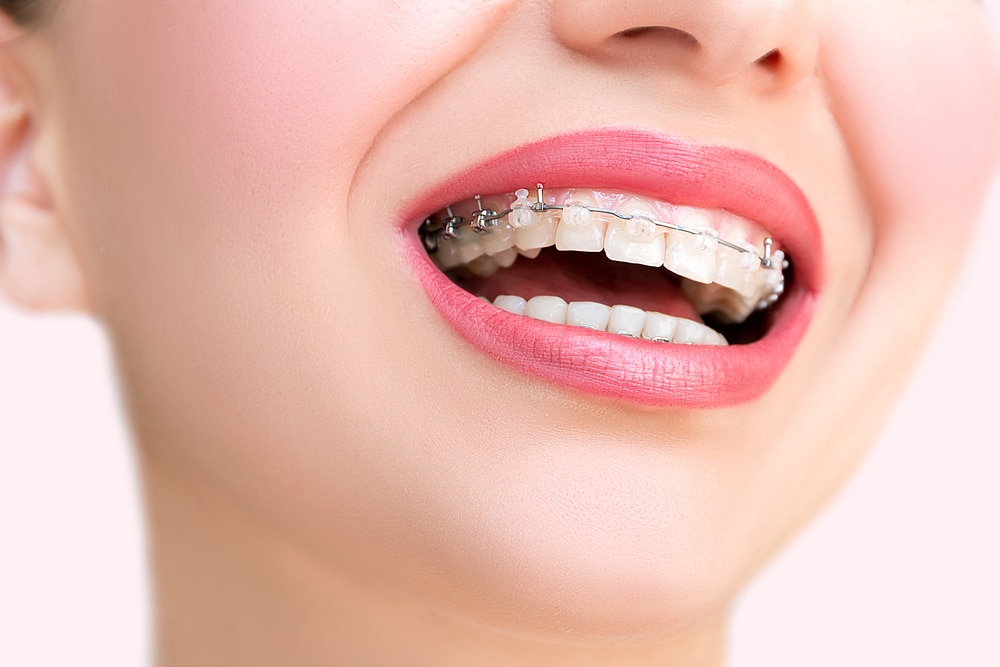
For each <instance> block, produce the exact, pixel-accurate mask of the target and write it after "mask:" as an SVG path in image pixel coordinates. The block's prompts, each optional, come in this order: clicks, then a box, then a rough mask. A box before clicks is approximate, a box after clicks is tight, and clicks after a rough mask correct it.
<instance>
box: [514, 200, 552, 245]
mask: <svg viewBox="0 0 1000 667" xmlns="http://www.w3.org/2000/svg"><path fill="white" fill-rule="evenodd" d="M514 194H515V195H516V196H517V199H515V200H514V203H513V204H511V214H510V216H509V218H510V225H511V226H512V227H513V228H514V229H515V232H514V243H515V245H517V247H518V248H519V249H521V250H540V249H541V248H547V247H548V246H550V245H552V244H554V243H555V242H556V225H557V224H558V223H559V217H558V215H556V213H555V212H554V211H549V212H545V213H540V212H538V211H533V210H531V202H529V201H528V191H527V190H523V189H522V190H518V191H517V192H516V193H514ZM536 256H537V255H536Z"/></svg>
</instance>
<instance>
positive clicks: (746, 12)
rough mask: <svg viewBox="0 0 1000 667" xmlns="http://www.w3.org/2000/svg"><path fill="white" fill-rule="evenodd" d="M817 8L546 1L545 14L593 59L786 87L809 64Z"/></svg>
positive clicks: (719, 1) (792, 1)
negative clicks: (549, 4)
mask: <svg viewBox="0 0 1000 667" xmlns="http://www.w3.org/2000/svg"><path fill="white" fill-rule="evenodd" d="M817 13H818V12H817V7H816V0H553V7H552V20H553V31H554V32H555V34H556V37H557V38H558V39H559V40H560V41H561V42H562V43H563V44H564V45H565V46H567V47H568V48H570V49H573V50H575V51H578V52H580V53H584V54H586V55H588V56H590V57H593V58H599V59H603V60H608V61H621V62H627V63H629V64H631V65H636V66H644V65H647V64H648V65H652V66H656V67H671V68H675V69H678V70H682V71H683V72H684V73H686V74H688V75H690V76H696V77H699V78H701V79H703V80H704V81H705V82H706V83H709V84H712V85H721V84H723V83H725V82H727V81H730V80H732V79H734V78H736V77H740V76H747V77H752V78H753V79H754V80H757V81H762V82H766V85H768V86H788V85H791V84H794V83H796V82H797V81H799V80H801V79H802V78H803V77H805V76H807V75H808V74H809V73H810V72H812V71H814V70H815V68H816V60H817V54H818V51H819V37H818V28H817V21H818V17H817Z"/></svg>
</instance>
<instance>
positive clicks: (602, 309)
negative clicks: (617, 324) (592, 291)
mask: <svg viewBox="0 0 1000 667" xmlns="http://www.w3.org/2000/svg"><path fill="white" fill-rule="evenodd" d="M610 318H611V308H609V307H608V306H605V305H604V304H603V303H597V302H595V301H574V302H572V303H571V304H569V307H568V308H567V309H566V324H569V325H571V326H575V327H584V328H585V329H594V330H596V331H606V330H607V328H608V320H609V319H610Z"/></svg>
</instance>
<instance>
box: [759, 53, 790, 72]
mask: <svg viewBox="0 0 1000 667" xmlns="http://www.w3.org/2000/svg"><path fill="white" fill-rule="evenodd" d="M784 60H785V56H784V55H782V53H781V51H779V50H778V49H772V50H771V51H768V52H767V53H765V54H764V55H762V56H761V57H760V58H758V59H757V63H756V64H758V65H760V66H761V67H763V68H764V69H768V70H771V71H772V72H773V71H776V70H778V69H779V68H780V67H781V65H782V63H783V62H784Z"/></svg>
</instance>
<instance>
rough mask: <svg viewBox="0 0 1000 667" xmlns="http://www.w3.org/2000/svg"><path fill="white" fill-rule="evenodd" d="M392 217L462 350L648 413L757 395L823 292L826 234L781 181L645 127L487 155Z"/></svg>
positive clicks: (722, 150) (779, 368)
mask: <svg viewBox="0 0 1000 667" xmlns="http://www.w3.org/2000/svg"><path fill="white" fill-rule="evenodd" d="M527 179H538V180H537V181H535V180H530V181H527V183H526V180H527ZM536 182H541V183H544V184H545V186H546V187H544V188H533V185H534V183H536ZM526 186H527V187H526ZM570 188H572V189H570ZM477 192H479V193H484V196H480V197H476V196H475V193H477ZM485 193H493V194H485ZM432 212H433V213H432ZM397 225H398V230H399V232H400V236H399V238H400V241H401V243H402V248H403V251H404V252H405V254H406V256H407V258H408V260H409V264H410V266H411V267H412V269H413V272H414V276H415V277H416V278H417V279H418V281H419V283H420V285H421V287H422V288H423V291H424V293H425V295H426V297H427V298H428V301H429V304H430V305H431V306H432V307H433V308H434V309H435V310H436V311H437V313H438V314H439V315H440V316H441V319H442V321H443V322H444V323H446V324H447V325H448V326H449V327H450V328H451V330H452V332H453V333H454V334H456V335H457V336H458V337H459V338H461V339H463V340H464V341H465V343H467V344H468V345H469V346H470V349H472V350H475V351H478V352H479V353H481V354H483V355H484V356H485V358H486V359H488V360H490V361H491V362H492V363H495V364H499V365H500V366H503V367H506V368H508V369H510V370H512V371H515V372H517V373H520V374H522V375H524V376H528V377H532V378H534V379H536V380H540V381H542V382H545V383H547V384H548V385H551V386H555V387H561V388H563V389H566V390H570V391H576V392H580V393H583V394H585V395H587V396H590V397H602V398H608V399H611V400H614V401H618V402H625V403H631V404H633V405H636V406H643V407H657V408H665V407H671V408H684V409H706V408H720V407H726V406H734V405H738V404H741V403H746V402H748V401H752V400H755V399H757V398H759V397H761V396H762V395H763V394H764V393H765V392H767V391H768V389H769V388H770V387H771V386H773V385H774V383H775V382H776V381H777V380H778V378H779V377H780V376H781V374H782V373H783V371H784V369H785V367H786V366H787V365H788V363H789V361H790V360H791V358H792V356H793V354H794V352H795V350H796V349H797V347H798V345H799V342H800V341H801V340H802V337H803V336H804V335H805V333H806V330H807V329H808V326H809V324H810V322H811V321H812V318H813V314H814V312H815V307H816V303H817V295H818V293H819V291H820V290H821V289H822V285H823V250H822V247H823V244H822V236H821V233H820V229H819V224H818V221H817V220H816V216H815V213H814V212H813V210H812V207H811V206H810V204H809V202H808V200H807V199H806V197H805V195H804V194H803V192H802V191H801V190H800V189H799V188H798V186H797V185H796V184H795V182H794V181H792V179H791V178H790V177H789V176H788V175H786V174H785V173H784V172H783V171H781V169H779V168H778V167H777V166H776V165H774V164H772V163H770V162H768V161H767V160H765V159H763V158H762V157H760V156H757V155H755V154H753V153H748V152H746V151H743V150H739V149H733V148H728V147H724V146H711V145H700V144H697V143H694V142H692V141H690V140H687V139H684V138H679V137H673V136H670V135H666V134H663V133H660V132H656V131H650V130H646V129H642V128H629V127H607V128H591V129H585V130H580V131H576V132H571V133H568V134H560V135H555V136H552V137H548V138H543V139H540V140H537V141H534V142H530V143H527V144H524V145H521V146H518V147H516V148H513V149H511V150H508V151H506V152H504V153H501V154H498V155H494V156H492V157H489V158H487V159H485V160H483V161H482V162H480V163H478V164H475V165H472V166H470V167H468V168H467V169H465V170H463V171H459V172H456V173H454V174H453V175H452V176H451V177H450V178H448V179H446V180H444V181H442V182H440V183H439V184H438V185H436V186H434V187H433V188H431V189H430V190H428V191H425V192H421V193H417V194H416V195H415V196H414V198H413V200H412V201H411V202H410V203H409V204H408V205H405V206H404V207H402V209H401V212H400V215H399V216H398V223H397ZM789 257H793V258H794V261H795V264H794V267H792V265H791V264H786V260H787V259H788V258H789ZM793 268H794V270H793ZM484 301H485V303H484ZM685 343H686V344H685ZM450 358H451V357H450V354H449V356H448V357H445V358H443V359H442V361H444V360H445V359H450Z"/></svg>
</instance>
